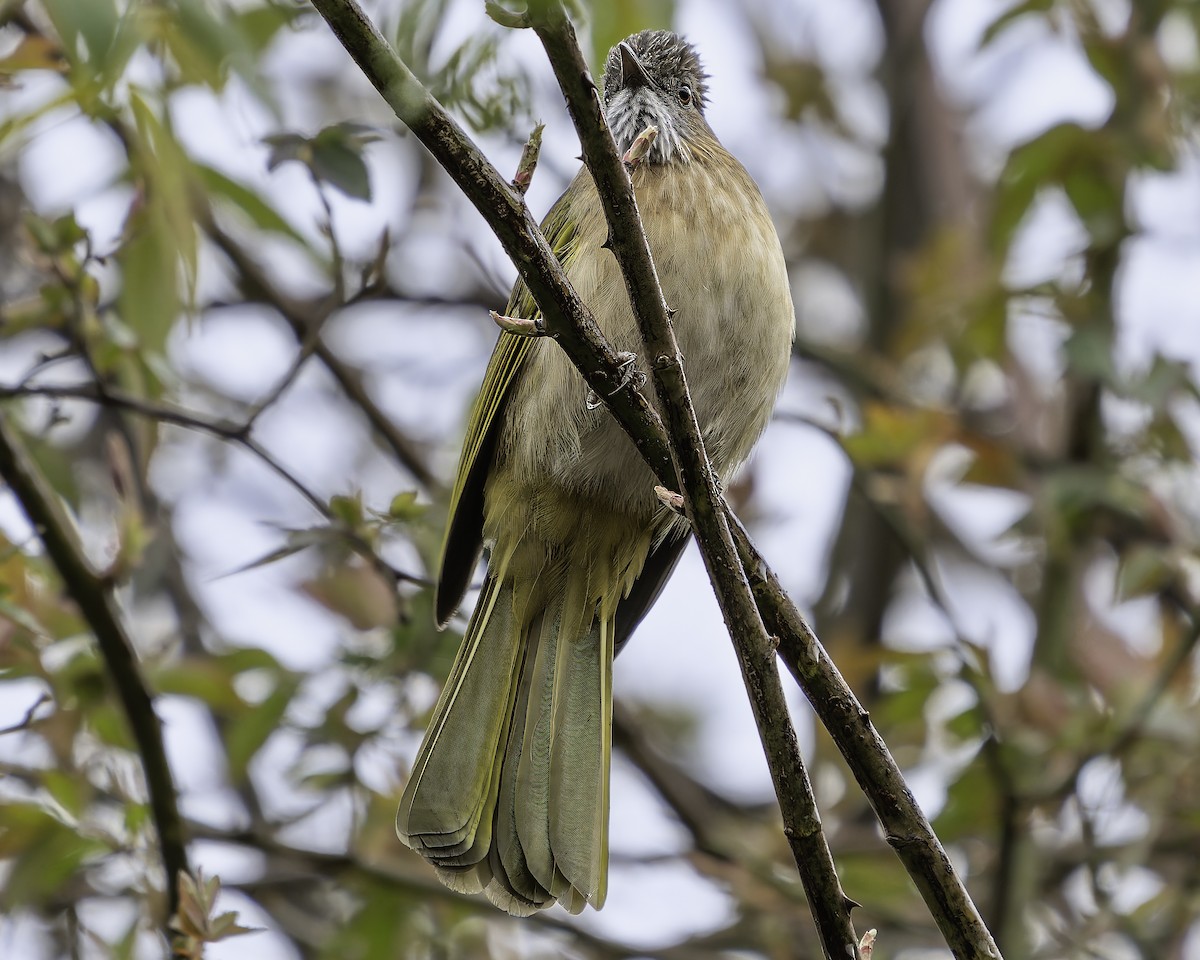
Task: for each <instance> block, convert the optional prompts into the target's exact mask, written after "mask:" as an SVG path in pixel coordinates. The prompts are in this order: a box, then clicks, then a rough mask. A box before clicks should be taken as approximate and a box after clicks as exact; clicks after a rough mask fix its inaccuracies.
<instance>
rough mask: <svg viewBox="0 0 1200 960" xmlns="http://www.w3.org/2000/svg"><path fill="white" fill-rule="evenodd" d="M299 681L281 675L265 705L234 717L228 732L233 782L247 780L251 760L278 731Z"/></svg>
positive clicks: (228, 760)
mask: <svg viewBox="0 0 1200 960" xmlns="http://www.w3.org/2000/svg"><path fill="white" fill-rule="evenodd" d="M299 686H300V684H299V680H298V679H297V678H296V677H294V676H293V675H291V674H280V675H279V676H278V677H277V678H276V681H275V689H274V690H272V691H271V693H270V694H269V695H268V696H267V697H266V699H265V700H263V701H262V703H258V704H255V705H253V706H251V707H250V708H249V709H248V710H247V711H246V712H245V713H243V714H242V715H241V716H239V717H236V718H234V719H233V720H232V721H231V722H230V724H229V726H228V727H226V729H225V749H226V757H227V762H228V764H229V776H230V779H232V780H233V782H234V783H241V782H242V781H243V780H245V779H246V773H247V770H248V768H249V766H250V761H251V760H253V759H254V755H255V754H256V753H258V751H259V750H260V749H261V748H262V746H263V745H264V744H265V743H266V742H267V740H268V739H270V737H271V734H273V733H274V732H275V731H276V730H278V729H279V725H280V724H281V723H282V722H283V718H284V715H285V714H286V713H287V709H288V706H289V705H290V704H291V702H292V697H294V696H295V695H296V691H297V690H298V689H299Z"/></svg>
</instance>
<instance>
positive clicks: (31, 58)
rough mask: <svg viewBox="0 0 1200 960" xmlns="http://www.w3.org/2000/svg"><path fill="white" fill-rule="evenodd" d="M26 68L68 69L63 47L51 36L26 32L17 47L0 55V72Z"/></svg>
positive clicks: (18, 71) (9, 73)
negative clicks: (3, 55) (6, 53)
mask: <svg viewBox="0 0 1200 960" xmlns="http://www.w3.org/2000/svg"><path fill="white" fill-rule="evenodd" d="M24 70H53V71H55V72H56V73H63V72H65V71H66V70H67V63H66V60H65V59H64V58H63V52H62V48H61V47H59V45H58V44H57V43H55V42H54V41H53V40H51V39H50V38H49V37H42V36H37V35H33V34H26V35H25V36H24V37H22V38H21V42H20V43H18V44H17V48H16V49H15V50H13V51H12V52H11V53H9V54H8V55H7V56H5V57H0V74H6V75H10V76H11V75H12V74H16V73H20V72H22V71H24Z"/></svg>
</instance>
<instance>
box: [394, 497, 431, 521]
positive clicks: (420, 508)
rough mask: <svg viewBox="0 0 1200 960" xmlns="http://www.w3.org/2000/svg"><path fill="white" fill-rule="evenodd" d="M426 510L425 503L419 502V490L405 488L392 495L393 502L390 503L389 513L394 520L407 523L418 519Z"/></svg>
mask: <svg viewBox="0 0 1200 960" xmlns="http://www.w3.org/2000/svg"><path fill="white" fill-rule="evenodd" d="M424 512H425V505H424V504H422V503H417V491H416V490H405V491H404V492H403V493H398V494H396V495H395V496H394V497H392V502H391V503H390V504H388V514H387V515H388V518H389V519H391V520H393V521H396V522H398V523H407V522H408V521H410V520H416V519H417V518H418V517H419V516H421V514H423V513H424Z"/></svg>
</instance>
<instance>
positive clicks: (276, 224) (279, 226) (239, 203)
mask: <svg viewBox="0 0 1200 960" xmlns="http://www.w3.org/2000/svg"><path fill="white" fill-rule="evenodd" d="M194 167H195V170H196V174H197V177H198V179H199V180H200V182H201V184H203V185H204V188H205V189H206V190H207V191H208V192H209V193H211V194H214V195H215V196H217V197H220V198H221V199H223V200H227V201H228V202H229V203H231V204H233V205H234V206H235V207H237V209H238V210H240V211H241V212H242V213H244V214H245V215H246V216H247V217H248V218H249V219H250V222H251V223H253V224H254V225H255V226H256V227H258V228H259V229H260V230H265V231H266V232H268V233H277V234H280V235H282V236H285V237H287V238H288V239H289V240H295V241H296V242H297V243H299V244H301V245H303V246H306V247H307V244H305V242H304V238H303V237H302V236H301V235H300V234H299V232H298V231H297V230H296V228H295V227H293V226H292V225H291V224H290V223H288V222H287V220H286V219H284V217H283V215H282V214H281V213H279V211H277V210H276V209H275V208H274V207H273V206H271V204H270V203H268V202H267V201H266V200H265V199H264V198H263V197H262V195H261V194H259V193H256V192H255V191H254V190H251V189H250V188H249V187H247V186H246V185H245V184H242V183H238V182H237V181H236V180H233V179H231V178H230V177H227V176H225V174H223V173H221V172H220V171H219V170H216V169H214V168H213V167H210V166H207V165H205V164H203V163H197V164H195V165H194Z"/></svg>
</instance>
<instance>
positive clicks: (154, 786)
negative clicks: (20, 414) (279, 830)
mask: <svg viewBox="0 0 1200 960" xmlns="http://www.w3.org/2000/svg"><path fill="white" fill-rule="evenodd" d="M0 476H2V477H3V478H4V480H5V481H6V482H7V483H8V487H9V489H10V490H11V491H12V492H13V495H14V496H15V497H16V498H17V501H18V502H19V503H20V504H21V507H22V509H23V510H24V511H25V515H26V516H27V517H28V518H29V522H30V523H31V524H32V525H33V527H34V529H36V530H37V532H38V535H39V536H40V537H41V540H42V543H43V544H44V545H45V547H46V553H47V554H48V555H49V557H50V559H51V561H52V562H53V563H54V566H55V568H56V569H57V570H58V573H59V576H60V577H62V581H63V586H64V587H65V588H66V590H67V593H68V594H70V596H71V599H72V600H74V601H75V604H76V606H78V607H79V610H80V612H81V613H82V614H83V616H84V619H86V620H87V622H88V624H89V626H90V627H91V628H92V632H93V633H94V634H95V636H96V643H97V645H98V646H99V647H100V654H101V657H102V658H103V660H104V664H105V666H106V668H107V670H108V675H109V679H110V680H111V681H112V684H113V688H114V689H115V691H116V694H117V698H118V699H119V700H120V702H121V707H122V709H123V710H124V711H125V717H126V719H127V720H128V721H129V727H130V730H131V732H132V733H133V737H134V740H135V741H136V743H137V746H138V757H139V759H140V761H141V764H142V772H143V773H144V774H145V777H146V789H147V791H148V792H149V795H150V810H151V814H152V816H153V819H154V829H155V831H156V832H157V833H158V842H159V847H160V848H161V850H162V860H163V867H164V868H165V870H166V886H167V899H168V903H169V907H170V908H169V910H168V911H167V916H168V917H169V916H171V915H173V914H174V913H175V911H176V909H177V908H178V906H179V903H178V901H179V891H178V886H177V883H176V878H177V877H178V876H179V875H180V874H181V873H187V871H188V861H187V849H186V838H185V834H184V828H183V821H182V820H181V819H180V816H179V808H178V806H177V802H176V789H175V781H174V778H173V777H172V775H171V768H170V766H169V765H168V764H167V752H166V748H165V747H164V745H163V737H162V727H161V725H160V723H159V719H158V715H157V714H156V713H155V712H154V701H153V700H152V699H151V696H150V691H149V689H148V688H147V687H146V684H145V681H143V679H142V676H141V672H140V671H139V669H138V658H137V652H136V651H135V649H134V646H133V641H132V640H131V639H130V637H129V634H128V632H127V631H126V629H125V626H124V624H123V623H122V622H121V616H120V613H119V612H118V610H117V605H116V602H115V601H114V599H113V595H112V588H111V584H109V583H106V582H105V581H104V580H102V579H101V578H100V577H99V576H97V575H96V573H95V571H93V570H92V568H91V566H90V565H89V564H88V562H87V559H86V558H85V556H84V553H83V548H82V546H81V545H80V543H79V541H78V539H77V537H76V534H75V529H74V524H73V523H72V521H71V518H70V517H69V516H67V513H66V511H65V510H64V509H63V506H62V504H61V503H60V502H59V499H58V495H57V494H56V493H55V492H54V491H53V490H52V489H51V488H50V486H49V484H47V482H46V479H45V478H44V477H43V476H42V474H41V472H40V471H39V470H38V468H37V465H36V464H35V463H34V462H33V461H32V460H31V459H30V457H29V455H28V453H26V451H25V447H24V444H23V443H22V442H21V439H20V437H19V436H18V435H17V432H16V429H15V428H14V427H13V425H12V424H11V422H9V421H8V420H7V419H6V418H5V417H3V416H0ZM163 930H164V932H165V933H166V935H167V939H168V941H170V940H171V938H172V936H173V934H172V932H171V930H170V928H169V927H168V926H167V920H166V918H165V917H164V918H163Z"/></svg>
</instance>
